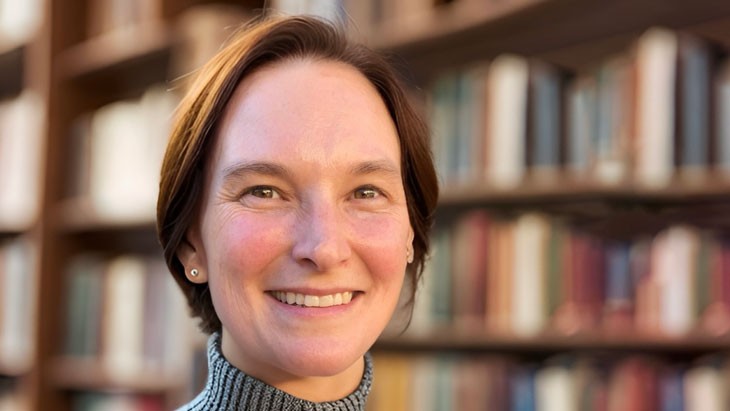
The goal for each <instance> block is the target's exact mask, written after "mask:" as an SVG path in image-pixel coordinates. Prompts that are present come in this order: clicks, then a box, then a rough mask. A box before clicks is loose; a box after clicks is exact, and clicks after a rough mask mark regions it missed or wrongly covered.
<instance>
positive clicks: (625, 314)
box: [410, 210, 730, 336]
mask: <svg viewBox="0 0 730 411" xmlns="http://www.w3.org/2000/svg"><path fill="white" fill-rule="evenodd" d="M432 242H433V255H432V258H431V260H430V262H429V264H428V266H427V271H426V273H425V274H424V280H423V284H421V289H420V291H419V292H418V294H417V298H416V305H415V309H414V313H413V321H412V323H411V329H410V332H412V333H416V334H418V333H421V332H433V330H434V329H438V328H443V327H445V326H449V327H451V326H453V327H456V328H458V329H465V330H477V331H486V332H488V333H500V334H505V335H520V336H535V335H538V334H539V333H541V332H544V331H558V332H560V333H563V334H571V333H575V332H578V331H582V330H589V331H595V330H601V329H605V330H622V331H628V332H631V333H633V332H635V331H638V332H643V333H648V334H657V335H672V336H681V335H685V334H686V333H688V332H690V331H698V330H701V331H703V332H707V333H710V334H713V335H719V334H724V333H727V332H729V331H730V240H729V239H728V238H726V237H723V236H722V235H719V234H715V233H713V232H710V231H704V230H700V229H697V228H694V227H691V226H687V225H676V226H671V227H668V228H666V229H665V230H663V231H661V232H659V233H657V234H656V235H654V236H646V237H642V238H638V239H636V240H633V241H618V240H607V239H601V238H598V237H596V236H592V235H589V234H587V233H585V232H582V231H580V230H578V229H575V228H571V227H570V226H569V225H568V223H566V222H565V221H563V220H561V219H560V218H556V217H549V216H547V215H543V214H539V213H534V212H528V213H524V214H522V215H519V216H516V217H510V218H504V217H500V216H498V215H495V214H490V213H489V212H488V211H486V210H472V211H471V212H467V213H465V214H463V215H462V216H460V218H459V220H458V221H457V222H456V223H455V224H453V225H452V226H449V227H446V228H441V229H439V230H437V231H436V232H435V234H434V236H433V238H432Z"/></svg>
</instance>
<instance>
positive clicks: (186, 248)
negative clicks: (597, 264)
mask: <svg viewBox="0 0 730 411" xmlns="http://www.w3.org/2000/svg"><path fill="white" fill-rule="evenodd" d="M177 258H178V259H179V260H180V262H181V263H182V264H183V267H184V268H185V277H186V278H187V279H188V281H190V282H191V283H195V284H204V283H206V282H208V266H207V262H206V259H205V252H204V249H203V242H202V241H200V236H199V235H198V233H197V232H196V230H194V229H190V230H188V232H187V235H186V236H185V239H183V241H182V243H181V244H180V246H179V247H178V249H177ZM194 270H195V271H194Z"/></svg>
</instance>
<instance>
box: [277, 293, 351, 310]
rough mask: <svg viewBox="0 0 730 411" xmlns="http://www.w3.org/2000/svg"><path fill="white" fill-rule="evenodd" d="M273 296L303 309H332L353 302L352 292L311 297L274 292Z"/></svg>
mask: <svg viewBox="0 0 730 411" xmlns="http://www.w3.org/2000/svg"><path fill="white" fill-rule="evenodd" d="M271 295H272V296H274V298H276V299H277V300H279V301H281V302H282V303H285V304H289V305H299V306H303V307H319V308H324V307H332V306H336V305H345V304H349V303H350V301H352V291H345V292H342V293H335V294H328V295H309V294H300V293H294V292H287V291H272V292H271Z"/></svg>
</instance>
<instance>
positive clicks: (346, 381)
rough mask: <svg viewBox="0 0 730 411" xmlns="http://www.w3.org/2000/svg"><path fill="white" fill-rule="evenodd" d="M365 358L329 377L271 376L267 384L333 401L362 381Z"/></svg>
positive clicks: (308, 396) (309, 399) (314, 397)
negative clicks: (277, 377)
mask: <svg viewBox="0 0 730 411" xmlns="http://www.w3.org/2000/svg"><path fill="white" fill-rule="evenodd" d="M364 371H365V360H364V359H363V358H362V357H361V358H359V359H358V360H357V361H356V362H355V364H353V365H352V366H350V367H349V368H348V369H347V370H345V371H344V372H343V373H340V374H338V375H336V376H331V377H292V378H279V379H276V378H273V379H272V380H271V381H269V380H265V381H267V383H268V384H270V385H272V386H274V387H276V388H278V389H280V390H282V391H284V392H286V393H289V394H291V395H293V396H295V397H299V398H302V399H305V400H307V401H312V402H325V401H334V400H337V399H340V398H344V397H346V396H347V395H348V394H350V393H352V392H354V391H355V390H356V389H357V387H358V385H359V384H360V382H361V381H362V376H363V372H364Z"/></svg>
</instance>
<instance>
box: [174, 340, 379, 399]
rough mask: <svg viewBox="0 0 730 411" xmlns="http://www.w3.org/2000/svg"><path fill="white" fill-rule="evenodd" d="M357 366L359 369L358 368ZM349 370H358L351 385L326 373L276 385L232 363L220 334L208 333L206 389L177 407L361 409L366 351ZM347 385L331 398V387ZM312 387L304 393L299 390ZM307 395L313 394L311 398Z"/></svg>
mask: <svg viewBox="0 0 730 411" xmlns="http://www.w3.org/2000/svg"><path fill="white" fill-rule="evenodd" d="M358 370H359V371H358ZM348 371H350V372H353V373H354V372H355V371H358V372H359V376H358V382H357V383H356V386H355V387H354V388H351V387H350V384H349V381H348V384H344V383H343V381H342V380H339V379H338V380H336V381H335V380H332V379H330V378H327V377H321V378H320V377H316V378H306V379H299V378H295V379H282V380H281V381H274V383H276V384H278V386H273V385H271V383H265V382H263V381H262V380H261V379H259V378H256V377H254V376H251V375H248V374H246V373H244V372H243V371H241V370H240V369H238V368H236V367H235V366H234V365H232V364H231V363H230V362H229V361H228V360H227V359H226V358H225V357H224V355H223V352H222V350H221V336H220V334H213V335H211V337H210V339H209V340H208V382H207V383H206V387H205V389H204V390H203V391H202V392H201V393H200V394H199V395H198V396H197V397H196V398H195V399H194V400H193V401H192V402H190V403H189V404H187V405H185V406H183V407H182V408H179V410H183V411H214V410H219V409H221V407H224V408H225V409H235V410H239V411H247V410H256V411H304V410H310V411H363V410H365V401H366V400H367V396H368V394H369V392H370V386H371V384H372V360H371V358H370V356H369V354H366V355H365V357H364V359H361V360H359V361H357V362H356V366H354V367H352V368H351V370H348ZM338 385H344V386H347V387H348V388H347V390H345V391H348V392H346V393H345V394H343V395H341V396H340V397H338V398H337V399H325V400H321V401H319V398H330V396H331V395H332V392H333V391H334V390H333V387H335V386H338ZM308 389H313V390H314V391H315V392H316V396H312V395H311V394H312V393H311V392H309V391H308V392H307V393H306V394H307V395H299V394H300V391H301V390H308ZM309 398H313V399H312V400H310V399H309Z"/></svg>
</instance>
